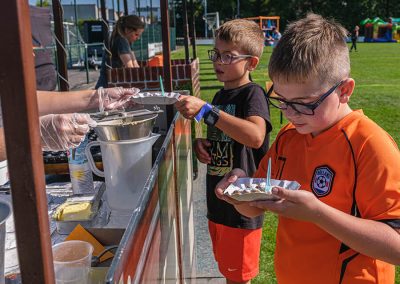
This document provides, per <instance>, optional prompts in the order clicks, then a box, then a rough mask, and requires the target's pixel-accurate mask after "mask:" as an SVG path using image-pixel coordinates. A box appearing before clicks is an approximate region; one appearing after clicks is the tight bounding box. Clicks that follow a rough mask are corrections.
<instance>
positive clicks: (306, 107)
mask: <svg viewBox="0 0 400 284" xmlns="http://www.w3.org/2000/svg"><path fill="white" fill-rule="evenodd" d="M343 82H344V81H340V82H339V83H337V84H335V85H334V86H333V87H332V88H330V89H329V90H328V91H327V92H326V93H325V94H323V95H322V96H320V97H319V99H318V100H317V101H315V102H313V103H310V104H303V103H293V102H288V101H286V100H284V99H281V98H278V97H271V94H272V91H273V89H274V85H272V86H271V88H270V89H269V90H268V93H267V97H268V101H269V102H270V103H271V105H272V106H274V107H276V108H279V109H281V110H287V109H288V107H291V108H292V109H293V110H295V111H296V112H298V113H301V114H304V115H314V111H315V109H316V108H317V107H318V106H319V105H320V104H322V102H323V101H324V100H325V99H326V98H327V97H328V96H329V95H330V94H332V93H333V92H334V91H335V90H336V88H337V87H339V86H340V85H341V84H342V83H343Z"/></svg>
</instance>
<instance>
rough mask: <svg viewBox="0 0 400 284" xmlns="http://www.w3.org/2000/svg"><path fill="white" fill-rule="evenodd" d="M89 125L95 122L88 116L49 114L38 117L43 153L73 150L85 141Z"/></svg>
mask: <svg viewBox="0 0 400 284" xmlns="http://www.w3.org/2000/svg"><path fill="white" fill-rule="evenodd" d="M89 125H90V126H95V125H96V122H95V121H94V120H92V119H91V118H90V116H89V115H88V114H83V113H70V114H49V115H45V116H41V117H40V135H41V138H42V149H43V150H44V151H64V150H68V149H69V148H75V147H77V146H79V144H80V143H81V142H82V141H83V140H84V139H85V135H86V133H87V132H88V131H89Z"/></svg>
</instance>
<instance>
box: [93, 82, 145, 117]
mask: <svg viewBox="0 0 400 284" xmlns="http://www.w3.org/2000/svg"><path fill="white" fill-rule="evenodd" d="M139 91H140V90H139V89H137V88H122V87H115V88H105V89H104V88H102V87H100V88H98V89H97V95H98V97H99V111H100V112H103V111H105V110H113V109H122V108H123V107H124V106H126V105H127V104H129V105H130V104H131V102H130V99H131V97H132V96H134V95H136V94H138V93H139Z"/></svg>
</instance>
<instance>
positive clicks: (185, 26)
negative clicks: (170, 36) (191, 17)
mask: <svg viewBox="0 0 400 284" xmlns="http://www.w3.org/2000/svg"><path fill="white" fill-rule="evenodd" d="M182 2H183V5H182V7H183V39H184V45H185V60H186V64H190V55H189V24H188V13H187V0H182Z"/></svg>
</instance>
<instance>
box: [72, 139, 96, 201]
mask: <svg viewBox="0 0 400 284" xmlns="http://www.w3.org/2000/svg"><path fill="white" fill-rule="evenodd" d="M87 144H88V137H87V136H86V137H85V140H83V141H82V143H81V144H79V146H78V147H76V148H72V149H69V150H68V167H69V174H70V177H71V183H72V190H73V192H74V194H93V193H94V186H93V174H92V170H91V169H90V165H89V162H88V159H87V157H86V154H85V148H86V145H87Z"/></svg>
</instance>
